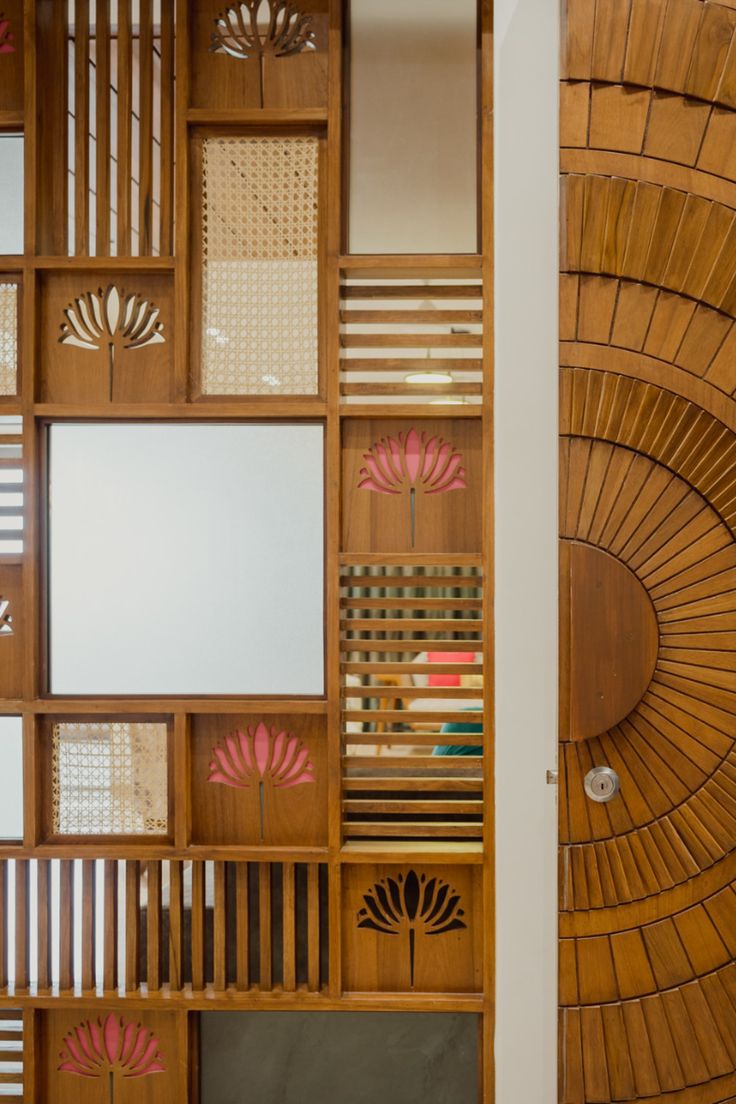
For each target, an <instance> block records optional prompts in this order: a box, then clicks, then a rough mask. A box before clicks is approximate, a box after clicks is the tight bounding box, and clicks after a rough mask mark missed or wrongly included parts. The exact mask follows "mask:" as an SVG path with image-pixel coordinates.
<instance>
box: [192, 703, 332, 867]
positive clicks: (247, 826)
mask: <svg viewBox="0 0 736 1104" xmlns="http://www.w3.org/2000/svg"><path fill="white" fill-rule="evenodd" d="M241 741H242V743H241ZM256 741H258V747H256V746H255V743H256ZM243 744H244V745H245V750H243V747H242V745H243ZM261 771H263V773H261ZM190 778H191V807H192V842H193V843H197V844H206V845H210V846H215V845H221V844H224V845H231V844H244V845H252V846H256V847H258V846H284V847H304V846H313V847H317V846H326V845H327V742H326V732H325V720H324V718H323V717H320V716H304V715H301V716H300V715H298V714H297V715H294V714H280V713H273V714H267V715H265V716H258V715H257V714H256V715H252V714H251V715H245V716H238V715H231V716H227V717H222V716H212V717H209V716H208V717H204V716H201V715H199V716H197V717H195V718H194V719H193V723H192V734H191V765H190ZM224 779H227V780H228V781H224Z"/></svg>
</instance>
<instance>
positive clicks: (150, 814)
mask: <svg viewBox="0 0 736 1104" xmlns="http://www.w3.org/2000/svg"><path fill="white" fill-rule="evenodd" d="M51 789H52V794H51V801H52V820H53V830H54V832H55V833H62V834H66V835H84V834H88V835H113V834H114V835H118V834H121V835H123V834H124V835H141V834H151V835H161V834H163V833H165V832H166V831H167V827H168V794H167V756H166V725H165V724H139V723H126V722H117V721H116V722H110V721H103V722H100V723H67V722H64V723H61V724H56V725H54V729H53V739H52V787H51Z"/></svg>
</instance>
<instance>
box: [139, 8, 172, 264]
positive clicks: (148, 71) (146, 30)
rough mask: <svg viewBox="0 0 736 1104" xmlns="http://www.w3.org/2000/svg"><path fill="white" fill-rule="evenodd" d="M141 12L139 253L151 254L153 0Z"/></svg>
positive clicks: (142, 254) (145, 255) (143, 255)
mask: <svg viewBox="0 0 736 1104" xmlns="http://www.w3.org/2000/svg"><path fill="white" fill-rule="evenodd" d="M164 6H166V5H164ZM140 13H141V14H140V66H139V69H140V73H139V76H140V120H139V131H138V136H139V147H138V155H139V168H138V230H139V234H140V237H139V249H138V252H139V254H140V256H141V257H148V256H150V255H151V253H152V252H153V250H152V244H153V236H152V227H153V5H152V3H151V0H140Z"/></svg>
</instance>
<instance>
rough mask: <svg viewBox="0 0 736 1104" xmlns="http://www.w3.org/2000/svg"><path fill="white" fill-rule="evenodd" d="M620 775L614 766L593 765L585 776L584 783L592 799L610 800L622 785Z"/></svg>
mask: <svg viewBox="0 0 736 1104" xmlns="http://www.w3.org/2000/svg"><path fill="white" fill-rule="evenodd" d="M620 784H621V783H620V781H619V777H618V775H617V774H616V772H615V770H614V769H613V767H593V769H592V770H589V771H588V773H587V774H586V776H585V781H584V783H583V785H584V786H585V792H586V794H587V795H588V797H589V798H590V800H591V801H600V802H603V801H610V800H611V798H613V797H615V796H616V794H617V793H618V791H619V787H620Z"/></svg>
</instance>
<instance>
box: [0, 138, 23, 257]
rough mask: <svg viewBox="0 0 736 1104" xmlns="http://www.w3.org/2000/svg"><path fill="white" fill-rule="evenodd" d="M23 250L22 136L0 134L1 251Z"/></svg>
mask: <svg viewBox="0 0 736 1104" xmlns="http://www.w3.org/2000/svg"><path fill="white" fill-rule="evenodd" d="M22 252H23V135H22V134H0V254H2V253H22Z"/></svg>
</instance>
